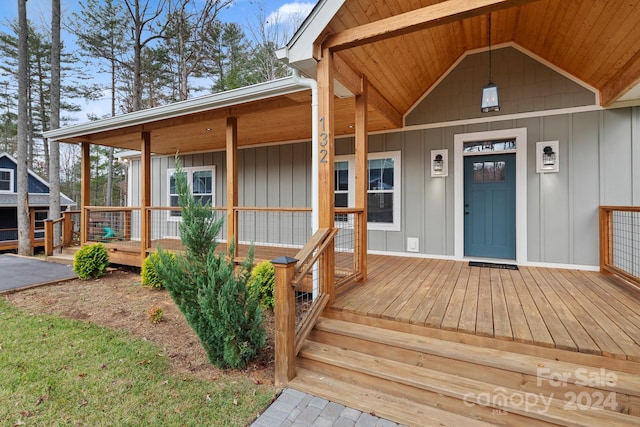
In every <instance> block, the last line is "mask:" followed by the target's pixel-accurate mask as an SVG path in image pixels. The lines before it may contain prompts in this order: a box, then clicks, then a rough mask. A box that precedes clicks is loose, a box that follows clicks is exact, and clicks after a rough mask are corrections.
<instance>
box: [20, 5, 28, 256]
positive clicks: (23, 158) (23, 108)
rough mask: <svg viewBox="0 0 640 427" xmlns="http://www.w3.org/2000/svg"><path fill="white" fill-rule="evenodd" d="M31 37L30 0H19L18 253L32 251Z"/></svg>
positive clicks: (23, 253) (26, 253)
mask: <svg viewBox="0 0 640 427" xmlns="http://www.w3.org/2000/svg"><path fill="white" fill-rule="evenodd" d="M28 37H29V28H28V24H27V0H18V153H17V154H18V155H17V161H18V177H17V178H18V179H17V181H18V254H19V255H30V254H31V237H30V233H29V230H30V225H31V224H30V221H29V170H28V165H27V161H28V159H27V155H28V146H29V123H28V121H27V120H28V115H27V114H28V107H27V95H28V92H27V91H28V85H29V82H28V67H29V65H28V63H27V61H28V53H29V52H28V46H29V43H28V40H27V39H28Z"/></svg>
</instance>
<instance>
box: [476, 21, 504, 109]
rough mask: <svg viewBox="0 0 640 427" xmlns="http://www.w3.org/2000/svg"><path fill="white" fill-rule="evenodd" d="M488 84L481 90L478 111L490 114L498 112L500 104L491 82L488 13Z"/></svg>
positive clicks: (496, 88)
mask: <svg viewBox="0 0 640 427" xmlns="http://www.w3.org/2000/svg"><path fill="white" fill-rule="evenodd" d="M488 21H489V83H487V85H486V86H485V87H483V88H482V104H481V106H480V111H482V112H483V113H490V112H493V111H500V102H499V101H498V86H496V84H495V83H494V82H493V80H491V13H489V18H488Z"/></svg>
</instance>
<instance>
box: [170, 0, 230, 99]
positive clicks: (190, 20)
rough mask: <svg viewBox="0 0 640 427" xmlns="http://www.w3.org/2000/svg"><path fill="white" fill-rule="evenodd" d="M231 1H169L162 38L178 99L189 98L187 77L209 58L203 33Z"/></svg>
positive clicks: (200, 69) (207, 40)
mask: <svg viewBox="0 0 640 427" xmlns="http://www.w3.org/2000/svg"><path fill="white" fill-rule="evenodd" d="M232 1H233V0H203V1H199V2H198V1H194V0H170V1H169V13H168V16H167V21H168V26H167V32H166V37H165V44H166V45H167V48H168V51H169V56H170V57H171V59H172V62H173V63H174V64H175V67H176V69H177V70H176V71H177V80H178V88H177V89H178V98H179V99H180V100H185V99H188V98H189V91H190V87H189V78H190V76H192V75H194V74H195V75H198V74H200V73H201V72H202V71H203V65H204V62H205V61H206V59H207V57H209V56H210V47H209V45H210V42H209V39H208V37H207V34H208V33H209V32H210V31H211V28H212V27H213V26H214V25H215V23H216V21H217V20H218V13H219V12H220V10H222V9H223V8H225V7H227V6H229V5H230V4H231V3H232Z"/></svg>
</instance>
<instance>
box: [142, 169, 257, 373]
mask: <svg viewBox="0 0 640 427" xmlns="http://www.w3.org/2000/svg"><path fill="white" fill-rule="evenodd" d="M175 177H176V190H177V192H178V203H179V205H180V206H181V207H182V221H181V222H180V224H179V231H180V239H181V240H182V244H183V246H184V248H185V251H184V252H183V253H177V254H175V258H172V254H171V253H170V252H168V251H164V250H158V251H157V254H158V257H157V258H154V259H152V260H151V263H152V264H153V265H154V267H155V271H156V273H157V274H158V277H159V279H160V280H161V281H162V282H163V283H164V286H165V288H166V289H167V292H168V293H169V295H170V296H171V298H172V299H173V300H174V301H175V303H176V305H177V306H178V308H179V309H180V311H181V312H182V313H183V314H184V316H185V318H186V319H187V322H188V323H189V325H190V326H191V328H192V329H193V330H194V331H195V332H196V334H197V335H198V337H199V339H200V343H201V344H202V346H203V347H204V349H205V351H206V353H207V356H208V358H209V361H210V362H211V363H213V364H215V365H217V366H219V367H220V368H223V369H226V368H234V369H240V368H244V367H245V366H246V365H247V363H248V362H249V361H250V360H251V359H253V358H254V357H255V356H256V355H257V354H258V352H259V351H260V350H261V349H262V347H264V344H265V342H266V331H265V329H264V325H263V314H262V309H261V307H260V303H259V300H258V298H257V296H255V295H253V294H252V293H251V292H248V290H247V282H248V281H249V277H250V273H251V269H252V267H253V247H251V248H250V249H249V254H248V255H247V257H246V259H245V262H244V263H243V264H242V265H240V266H238V267H236V265H235V263H234V257H233V250H234V243H233V242H229V246H228V251H227V252H220V253H216V252H215V250H216V248H217V245H218V242H217V240H216V236H217V235H218V233H219V232H220V230H221V229H222V225H223V222H224V217H221V218H220V219H218V218H217V215H216V212H215V211H214V210H213V209H212V208H211V206H210V205H209V204H206V205H202V204H201V203H200V201H199V200H194V198H193V196H192V195H191V191H190V190H189V185H188V182H187V179H186V174H185V173H184V171H183V169H182V167H181V165H180V161H179V159H178V158H177V157H176V172H175Z"/></svg>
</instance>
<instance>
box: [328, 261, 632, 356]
mask: <svg viewBox="0 0 640 427" xmlns="http://www.w3.org/2000/svg"><path fill="white" fill-rule="evenodd" d="M368 265H369V267H368V280H367V281H366V282H365V283H353V284H350V285H348V286H344V287H341V288H339V289H338V291H337V298H336V301H335V303H334V304H333V306H332V308H333V309H334V310H338V311H343V312H347V313H348V312H350V313H355V314H358V315H365V316H369V317H375V318H382V319H386V320H392V321H396V322H402V323H408V324H413V325H421V326H427V327H430V328H436V329H440V330H443V331H453V332H456V333H462V334H471V335H475V336H480V337H489V338H494V339H497V340H502V341H511V342H516V343H524V344H531V345H535V346H540V347H545V348H556V349H560V350H568V351H572V352H579V353H586V354H592V355H601V356H606V357H610V358H614V359H621V360H632V361H640V292H635V291H634V290H632V289H630V288H626V287H624V286H621V285H620V284H619V283H617V282H616V280H615V279H612V278H610V277H608V276H605V275H603V274H600V273H598V272H588V271H578V270H562V269H547V268H533V267H520V268H519V270H506V269H496V268H486V267H469V263H468V262H463V261H448V260H434V259H423V258H405V257H390V256H380V255H370V256H369V257H368Z"/></svg>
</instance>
